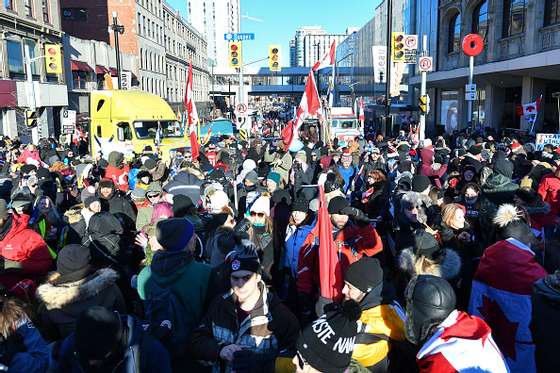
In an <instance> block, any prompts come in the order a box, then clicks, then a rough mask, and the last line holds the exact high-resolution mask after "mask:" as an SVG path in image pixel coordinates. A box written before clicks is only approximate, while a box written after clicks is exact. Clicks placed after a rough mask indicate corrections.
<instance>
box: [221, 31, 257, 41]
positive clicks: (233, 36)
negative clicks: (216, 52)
mask: <svg viewBox="0 0 560 373" xmlns="http://www.w3.org/2000/svg"><path fill="white" fill-rule="evenodd" d="M224 40H227V41H243V40H255V34H254V33H252V32H236V33H234V32H228V33H227V34H224Z"/></svg>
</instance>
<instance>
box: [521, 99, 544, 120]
mask: <svg viewBox="0 0 560 373" xmlns="http://www.w3.org/2000/svg"><path fill="white" fill-rule="evenodd" d="M541 100H542V96H540V97H538V98H537V100H536V101H534V102H529V103H528V104H523V115H524V116H526V117H527V116H530V115H537V113H538V112H539V109H540V108H541Z"/></svg>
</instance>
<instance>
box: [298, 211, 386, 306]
mask: <svg viewBox="0 0 560 373" xmlns="http://www.w3.org/2000/svg"><path fill="white" fill-rule="evenodd" d="M333 237H334V245H335V247H336V250H337V253H338V259H339V261H340V264H341V269H342V273H344V272H345V271H346V269H347V268H348V267H349V266H350V264H352V263H354V262H357V261H358V260H360V259H361V258H362V256H370V257H371V256H374V255H376V254H378V253H380V252H381V251H382V250H383V243H382V242H381V237H379V235H378V234H377V231H376V230H375V228H374V227H373V226H372V225H370V224H368V225H366V226H358V225H355V224H353V223H352V222H350V221H349V222H348V223H347V224H346V226H345V227H344V228H343V229H341V230H338V229H335V230H334V231H333ZM318 251H319V238H318V237H315V235H314V233H313V232H311V233H309V235H308V236H307V238H306V240H305V243H304V245H303V247H302V248H301V249H300V251H299V259H298V277H297V279H296V287H297V290H298V292H299V293H304V294H308V295H311V294H313V293H314V292H315V290H316V289H317V287H318V284H319V254H318ZM337 285H338V286H339V287H340V289H338V290H339V293H342V287H343V286H344V284H343V283H341V284H337Z"/></svg>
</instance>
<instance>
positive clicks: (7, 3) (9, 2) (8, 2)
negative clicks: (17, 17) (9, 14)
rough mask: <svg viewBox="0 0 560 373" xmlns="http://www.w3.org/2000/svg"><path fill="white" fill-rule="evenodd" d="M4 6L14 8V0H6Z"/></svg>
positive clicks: (8, 8)
mask: <svg viewBox="0 0 560 373" xmlns="http://www.w3.org/2000/svg"><path fill="white" fill-rule="evenodd" d="M4 8H5V9H6V10H14V0H4Z"/></svg>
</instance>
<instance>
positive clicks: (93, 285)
mask: <svg viewBox="0 0 560 373" xmlns="http://www.w3.org/2000/svg"><path fill="white" fill-rule="evenodd" d="M57 275H58V273H56V272H54V273H53V274H51V280H54V279H55V278H56V276H57ZM118 278H119V275H118V274H117V272H115V271H114V270H112V269H110V268H102V269H100V270H98V271H97V272H95V273H94V274H92V275H91V276H88V277H86V278H85V279H81V280H79V281H74V282H68V283H65V284H58V285H54V284H52V283H50V282H47V283H46V284H43V285H41V286H39V287H38V288H37V298H39V300H40V301H41V302H43V303H44V304H45V306H46V308H47V310H52V309H57V308H62V307H64V306H66V305H68V304H72V303H78V302H80V301H82V300H84V299H89V298H92V297H94V296H96V295H98V294H99V293H101V292H102V291H103V290H105V289H106V288H108V287H109V286H111V285H113V284H114V283H115V281H117V279H118Z"/></svg>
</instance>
